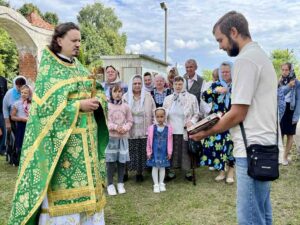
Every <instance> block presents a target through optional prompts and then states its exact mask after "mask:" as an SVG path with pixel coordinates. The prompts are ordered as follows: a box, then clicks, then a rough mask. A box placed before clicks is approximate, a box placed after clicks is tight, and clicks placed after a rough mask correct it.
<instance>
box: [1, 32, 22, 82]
mask: <svg viewBox="0 0 300 225" xmlns="http://www.w3.org/2000/svg"><path fill="white" fill-rule="evenodd" d="M17 70H18V51H17V47H16V44H15V42H14V41H13V40H12V39H11V38H10V37H9V35H8V33H7V32H6V31H5V30H3V29H2V28H0V75H2V76H4V77H6V78H8V80H10V81H11V80H12V79H13V77H15V76H16V74H17Z"/></svg>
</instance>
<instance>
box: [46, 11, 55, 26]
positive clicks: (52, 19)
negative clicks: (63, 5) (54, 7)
mask: <svg viewBox="0 0 300 225" xmlns="http://www.w3.org/2000/svg"><path fill="white" fill-rule="evenodd" d="M43 18H44V20H45V21H46V22H48V23H50V24H52V25H57V24H58V22H59V19H58V16H57V14H56V13H52V12H46V13H45V14H44V16H43Z"/></svg>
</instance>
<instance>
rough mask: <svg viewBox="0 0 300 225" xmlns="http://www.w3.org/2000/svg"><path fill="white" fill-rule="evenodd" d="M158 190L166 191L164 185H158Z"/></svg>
mask: <svg viewBox="0 0 300 225" xmlns="http://www.w3.org/2000/svg"><path fill="white" fill-rule="evenodd" d="M159 190H160V191H166V185H165V184H164V183H160V184H159Z"/></svg>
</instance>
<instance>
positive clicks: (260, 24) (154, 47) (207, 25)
mask: <svg viewBox="0 0 300 225" xmlns="http://www.w3.org/2000/svg"><path fill="white" fill-rule="evenodd" d="M9 2H10V5H11V7H13V8H19V7H21V6H22V5H23V4H24V3H33V4H35V5H37V6H38V7H39V8H40V9H41V11H42V12H43V13H44V12H46V11H49V12H55V13H56V14H57V15H58V17H59V19H60V22H68V21H73V22H77V19H76V18H77V14H78V12H79V11H80V9H81V8H82V7H84V6H86V5H87V4H93V3H94V2H101V3H103V4H104V5H105V6H106V7H111V8H113V9H114V12H115V14H116V15H117V16H118V18H119V19H120V20H121V21H122V24H123V26H122V29H121V30H120V32H124V33H126V34H127V46H126V52H128V53H130V52H131V53H139V54H146V55H149V56H153V57H155V58H158V59H161V60H164V32H165V30H164V29H165V28H164V25H165V22H164V20H165V12H164V10H162V9H161V8H160V2H162V0H102V1H94V0H76V1H74V0H50V1H45V0H10V1H9ZM165 3H166V5H167V8H168V20H167V21H168V32H167V33H168V35H167V36H168V54H167V61H168V62H169V63H170V64H171V65H172V66H175V65H177V67H178V68H179V71H180V73H181V74H183V73H184V70H185V69H184V63H185V61H186V60H187V59H189V58H194V59H196V60H197V62H198V73H199V74H201V70H203V69H214V68H216V67H218V66H219V65H220V64H221V63H222V62H223V61H232V62H233V61H234V58H229V57H228V56H227V53H226V52H224V51H222V50H219V48H218V43H217V42H216V41H215V38H214V36H213V35H212V28H213V25H214V24H215V23H216V21H217V20H218V19H219V18H220V17H221V16H223V15H224V14H225V13H226V12H228V11H231V10H236V11H238V12H241V13H242V14H244V15H245V17H246V18H247V20H248V23H249V29H250V33H251V36H252V40H254V41H257V42H258V43H259V44H260V45H261V47H262V48H263V49H264V50H265V51H266V52H267V53H268V54H270V52H271V51H272V50H274V49H293V51H294V53H295V55H296V57H297V59H300V47H299V40H300V13H299V12H300V1H299V0H259V1H257V0H243V1H241V0H185V1H182V0H165Z"/></svg>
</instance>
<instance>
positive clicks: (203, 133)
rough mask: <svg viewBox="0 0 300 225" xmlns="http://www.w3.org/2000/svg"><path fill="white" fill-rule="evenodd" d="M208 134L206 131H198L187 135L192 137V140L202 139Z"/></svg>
mask: <svg viewBox="0 0 300 225" xmlns="http://www.w3.org/2000/svg"><path fill="white" fill-rule="evenodd" d="M208 136H209V135H208V133H207V131H199V132H198V133H196V134H191V135H189V138H190V139H193V140H194V141H201V140H202V139H204V138H206V137H208Z"/></svg>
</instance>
